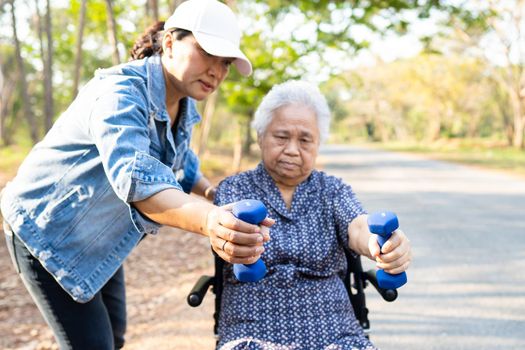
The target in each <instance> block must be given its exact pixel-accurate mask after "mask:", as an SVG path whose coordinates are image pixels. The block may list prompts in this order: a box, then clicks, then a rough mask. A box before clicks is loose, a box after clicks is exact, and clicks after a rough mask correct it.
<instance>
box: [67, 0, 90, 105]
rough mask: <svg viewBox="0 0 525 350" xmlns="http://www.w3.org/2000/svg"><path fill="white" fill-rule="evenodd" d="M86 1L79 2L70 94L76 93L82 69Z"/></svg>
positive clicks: (74, 94)
mask: <svg viewBox="0 0 525 350" xmlns="http://www.w3.org/2000/svg"><path fill="white" fill-rule="evenodd" d="M86 2H87V0H81V2H80V14H79V19H78V29H77V32H78V34H77V41H76V50H75V69H74V71H73V79H74V80H73V89H72V94H71V95H72V96H73V98H75V96H76V95H77V93H78V84H79V82H80V70H81V69H82V43H83V41H84V26H85V21H86V5H87V4H86Z"/></svg>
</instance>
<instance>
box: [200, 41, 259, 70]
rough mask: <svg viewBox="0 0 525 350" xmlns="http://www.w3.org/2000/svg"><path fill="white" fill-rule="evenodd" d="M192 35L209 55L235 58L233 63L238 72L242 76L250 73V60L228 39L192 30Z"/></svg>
mask: <svg viewBox="0 0 525 350" xmlns="http://www.w3.org/2000/svg"><path fill="white" fill-rule="evenodd" d="M193 36H194V37H195V40H197V42H198V43H199V45H200V46H201V47H202V48H203V49H204V51H206V52H207V53H209V54H210V55H213V56H219V57H232V58H235V60H234V61H233V64H234V65H235V67H237V70H238V71H239V73H241V74H242V75H244V76H248V75H250V74H252V64H251V63H250V60H248V58H247V57H246V56H245V55H244V54H243V53H242V51H241V50H239V48H238V47H236V46H235V45H234V44H232V43H231V42H230V41H227V40H224V39H223V38H219V37H217V36H214V35H210V34H206V33H199V32H193Z"/></svg>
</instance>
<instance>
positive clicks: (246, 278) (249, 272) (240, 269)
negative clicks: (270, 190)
mask: <svg viewBox="0 0 525 350" xmlns="http://www.w3.org/2000/svg"><path fill="white" fill-rule="evenodd" d="M232 212H233V215H234V216H235V217H237V218H238V219H241V220H242V221H245V222H247V223H249V224H254V225H258V224H260V223H261V222H262V221H263V220H264V219H265V218H266V216H267V215H268V211H267V209H266V207H265V206H264V204H263V203H262V202H261V201H258V200H251V199H248V200H243V201H240V202H237V203H235V204H234V206H233V210H232ZM233 274H234V275H235V277H236V278H237V280H238V281H240V282H257V281H259V280H260V279H262V278H263V277H264V276H265V275H266V265H265V264H264V262H263V261H262V260H261V259H260V258H259V260H257V261H256V262H255V263H253V264H234V265H233Z"/></svg>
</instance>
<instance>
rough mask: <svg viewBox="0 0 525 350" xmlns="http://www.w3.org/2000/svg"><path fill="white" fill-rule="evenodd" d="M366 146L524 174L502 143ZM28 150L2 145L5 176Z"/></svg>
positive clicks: (214, 170)
mask: <svg viewBox="0 0 525 350" xmlns="http://www.w3.org/2000/svg"><path fill="white" fill-rule="evenodd" d="M367 145H368V146H371V147H377V148H382V149H386V150H391V151H398V152H409V153H419V154H423V155H425V156H428V157H431V158H433V159H439V160H446V161H451V162H457V163H462V164H469V165H475V166H480V167H483V168H489V169H496V170H504V171H508V172H511V173H514V174H516V175H519V176H523V177H525V150H518V149H514V148H509V147H506V146H505V145H503V144H501V143H500V142H495V141H490V140H472V139H468V140H465V139H462V140H445V141H443V140H441V141H439V142H435V143H432V144H428V145H422V144H416V143H408V142H396V143H388V144H379V143H374V144H367ZM29 150H30V146H29V145H22V146H19V145H12V146H8V147H0V174H1V175H2V176H3V177H4V178H11V177H13V176H14V175H15V174H16V170H17V168H18V166H19V165H20V163H21V162H22V160H23V159H24V157H25V156H26V155H27V153H28V152H29ZM253 153H254V154H253V155H252V156H250V157H244V158H243V160H242V164H241V170H246V169H251V168H253V167H255V166H256V165H257V163H258V162H259V159H260V157H259V155H258V154H256V153H257V152H253ZM201 169H202V172H203V173H204V174H206V175H207V176H208V177H210V178H211V179H214V180H220V179H221V178H224V177H225V176H228V175H230V174H232V173H233V165H232V152H231V150H229V149H225V148H216V147H215V148H213V149H211V150H209V151H208V152H206V154H204V156H202V157H201ZM0 180H1V179H0Z"/></svg>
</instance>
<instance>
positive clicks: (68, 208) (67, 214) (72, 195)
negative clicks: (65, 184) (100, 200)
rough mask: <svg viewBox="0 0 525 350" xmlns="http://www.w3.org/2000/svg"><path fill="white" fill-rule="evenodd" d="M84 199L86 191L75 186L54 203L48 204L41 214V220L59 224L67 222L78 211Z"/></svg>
mask: <svg viewBox="0 0 525 350" xmlns="http://www.w3.org/2000/svg"><path fill="white" fill-rule="evenodd" d="M85 198H86V190H85V189H84V187H82V186H75V187H74V188H73V189H71V190H70V191H69V192H66V194H65V195H64V196H61V197H60V199H58V200H57V201H56V202H50V203H49V205H48V206H47V208H46V209H45V210H44V212H43V213H42V220H43V221H46V222H49V221H53V222H59V221H65V220H69V219H71V218H72V217H74V214H75V213H76V212H77V210H78V209H79V208H78V207H79V204H80V203H81V202H82V201H83V200H84V199H85Z"/></svg>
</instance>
